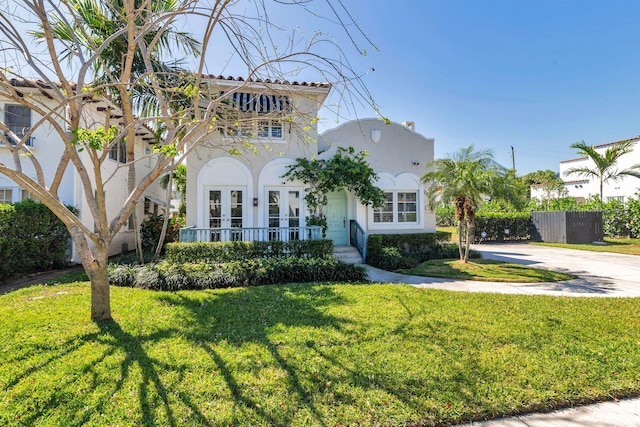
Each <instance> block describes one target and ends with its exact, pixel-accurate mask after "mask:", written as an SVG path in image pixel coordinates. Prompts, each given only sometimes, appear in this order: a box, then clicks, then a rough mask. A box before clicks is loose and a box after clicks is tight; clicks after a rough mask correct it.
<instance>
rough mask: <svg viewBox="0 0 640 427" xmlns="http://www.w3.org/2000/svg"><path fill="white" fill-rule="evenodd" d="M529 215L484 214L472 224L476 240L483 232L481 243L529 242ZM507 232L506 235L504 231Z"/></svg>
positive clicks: (510, 213)
mask: <svg viewBox="0 0 640 427" xmlns="http://www.w3.org/2000/svg"><path fill="white" fill-rule="evenodd" d="M531 226H532V225H531V214H530V213H529V212H484V213H481V214H478V215H477V216H476V219H475V223H474V227H475V230H474V234H475V238H476V240H478V239H479V238H480V233H481V232H483V231H484V232H485V233H486V237H484V238H483V239H482V240H483V241H488V242H502V241H507V240H529V239H530V238H531ZM506 230H509V232H508V233H506V232H505V231H506Z"/></svg>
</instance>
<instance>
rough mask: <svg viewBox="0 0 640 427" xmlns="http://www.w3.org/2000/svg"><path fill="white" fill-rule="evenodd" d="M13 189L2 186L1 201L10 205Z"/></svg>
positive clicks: (0, 191)
mask: <svg viewBox="0 0 640 427" xmlns="http://www.w3.org/2000/svg"><path fill="white" fill-rule="evenodd" d="M12 197H13V191H12V190H10V189H8V188H0V203H2V204H5V205H8V204H10V203H11V202H12Z"/></svg>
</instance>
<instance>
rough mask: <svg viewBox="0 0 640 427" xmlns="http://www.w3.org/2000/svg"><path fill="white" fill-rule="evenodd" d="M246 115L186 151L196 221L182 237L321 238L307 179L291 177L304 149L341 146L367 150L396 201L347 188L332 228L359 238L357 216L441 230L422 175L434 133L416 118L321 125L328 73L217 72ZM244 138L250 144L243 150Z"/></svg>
mask: <svg viewBox="0 0 640 427" xmlns="http://www.w3.org/2000/svg"><path fill="white" fill-rule="evenodd" d="M209 83H210V84H211V85H212V86H213V87H214V88H218V90H219V91H220V93H223V94H225V95H224V96H227V97H228V100H229V101H228V103H229V104H230V105H231V106H232V107H233V110H232V111H233V112H234V114H237V115H238V117H239V119H238V121H237V122H235V124H234V126H232V128H231V129H229V128H221V129H220V131H219V132H216V133H213V134H211V135H209V136H208V137H207V138H208V139H207V140H206V141H205V142H204V143H202V144H200V145H198V146H197V147H194V149H193V150H192V152H191V153H190V154H189V155H188V156H187V159H186V165H187V195H186V200H187V219H186V221H187V228H186V229H183V230H182V232H181V240H182V241H212V240H213V241H228V240H276V239H277V240H288V239H306V238H320V236H321V235H320V234H319V233H320V230H319V227H317V226H308V225H307V224H306V217H307V216H308V215H309V212H308V209H307V207H306V206H305V200H304V195H305V185H304V184H303V183H302V182H291V181H287V180H285V179H283V178H282V176H283V175H284V174H285V173H286V172H287V170H288V169H287V167H288V166H290V165H292V164H294V163H295V160H296V158H299V157H304V158H309V159H310V158H312V157H314V156H320V157H323V156H331V155H332V154H333V153H334V151H335V149H336V148H337V147H349V146H351V147H354V148H355V149H356V150H357V151H360V150H367V151H368V152H369V153H370V156H369V157H368V158H367V160H368V162H369V164H370V165H371V166H372V167H373V168H374V169H375V171H376V173H377V174H378V176H379V178H380V180H379V181H378V182H377V183H376V184H377V185H378V186H379V187H380V188H382V189H383V190H384V191H385V194H386V196H387V203H386V204H385V206H384V207H383V208H381V209H376V210H374V209H372V208H371V207H366V206H363V205H361V204H360V203H359V202H358V201H357V200H356V198H355V197H354V196H353V195H352V194H349V193H348V192H345V191H339V192H336V193H334V194H331V195H329V203H328V206H326V207H325V208H324V209H323V211H324V213H325V215H326V217H327V220H328V223H329V228H328V230H327V238H330V239H332V240H333V241H334V244H335V245H348V244H349V243H350V237H349V236H350V228H352V227H353V226H354V225H357V227H358V228H359V229H360V231H361V232H364V233H409V232H435V214H434V213H433V212H431V211H429V210H428V209H427V208H426V202H425V197H424V187H423V185H422V183H421V182H420V176H421V174H422V173H423V172H424V165H425V164H426V163H427V162H429V161H431V160H433V156H434V151H433V150H434V147H433V145H434V140H433V139H428V138H425V137H423V136H422V135H420V134H418V133H416V132H415V131H414V129H413V126H412V125H408V126H405V125H400V124H396V123H391V124H385V123H384V122H382V121H380V120H377V119H367V120H356V121H352V122H348V123H345V124H342V125H341V126H339V127H337V128H336V129H332V130H328V131H326V132H324V133H323V134H321V135H319V134H318V129H317V119H316V117H317V115H318V111H319V109H320V108H321V106H322V104H323V102H324V101H325V99H326V97H327V95H328V94H329V91H330V90H331V85H330V84H328V83H309V82H286V81H262V80H249V81H245V80H243V79H242V78H231V77H228V78H224V77H221V76H217V77H210V80H209ZM238 147H243V148H244V149H243V150H241V151H240V152H239V151H238Z"/></svg>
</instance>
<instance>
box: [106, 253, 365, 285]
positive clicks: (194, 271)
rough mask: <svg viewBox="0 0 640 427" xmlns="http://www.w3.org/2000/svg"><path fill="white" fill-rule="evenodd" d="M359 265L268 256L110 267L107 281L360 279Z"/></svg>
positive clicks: (198, 282)
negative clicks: (206, 261) (213, 262)
mask: <svg viewBox="0 0 640 427" xmlns="http://www.w3.org/2000/svg"><path fill="white" fill-rule="evenodd" d="M366 280H367V274H366V270H365V269H364V267H362V266H357V265H352V264H344V263H342V262H339V261H337V260H336V259H334V258H332V257H329V258H326V259H319V258H268V259H264V258H263V259H253V260H241V261H240V260H237V261H231V262H225V263H221V264H210V263H205V262H199V263H185V264H173V263H170V262H168V261H165V262H163V263H160V264H147V265H143V266H131V265H119V266H113V267H110V271H109V282H110V283H111V284H112V285H114V286H126V287H136V288H143V289H152V290H162V291H178V290H185V289H216V288H229V287H246V286H258V285H270V284H276V283H303V282H330V281H340V282H364V281H366Z"/></svg>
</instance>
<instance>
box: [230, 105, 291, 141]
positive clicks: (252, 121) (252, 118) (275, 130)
mask: <svg viewBox="0 0 640 427" xmlns="http://www.w3.org/2000/svg"><path fill="white" fill-rule="evenodd" d="M236 123H237V124H227V125H225V126H224V136H225V137H226V138H238V137H244V138H250V139H252V140H256V141H270V142H274V143H284V142H285V138H284V120H283V117H282V116H281V115H278V116H277V117H274V116H273V113H266V114H262V113H258V112H255V111H253V112H246V113H243V112H239V113H238V119H237V121H236ZM265 129H266V132H265Z"/></svg>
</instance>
